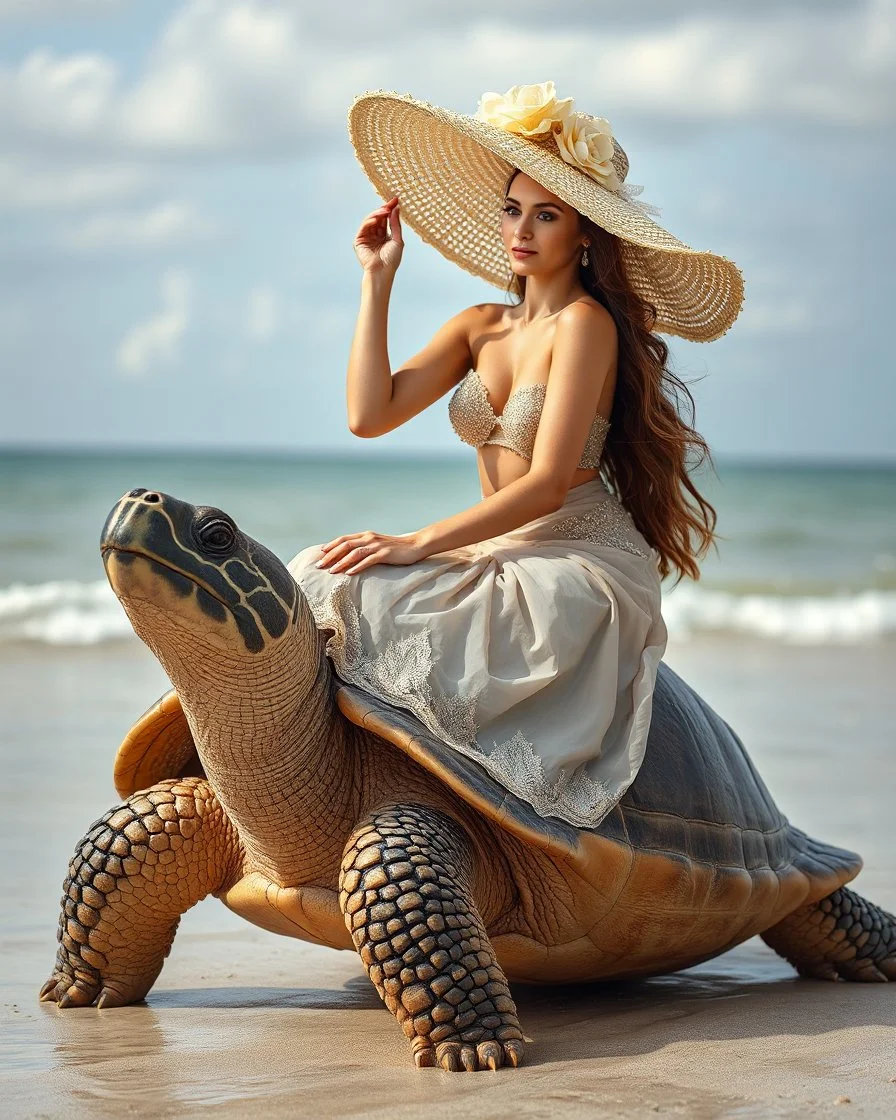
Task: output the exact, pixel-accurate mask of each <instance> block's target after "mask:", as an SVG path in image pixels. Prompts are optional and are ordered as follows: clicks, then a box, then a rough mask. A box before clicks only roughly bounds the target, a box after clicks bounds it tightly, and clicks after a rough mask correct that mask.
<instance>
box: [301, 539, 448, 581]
mask: <svg viewBox="0 0 896 1120" xmlns="http://www.w3.org/2000/svg"><path fill="white" fill-rule="evenodd" d="M320 553H321V556H320V559H319V560H318V562H317V567H318V568H328V569H329V570H330V571H331V572H345V573H346V574H347V575H350V576H351V575H354V574H355V573H356V572H360V571H363V570H364V568H371V567H373V565H374V564H416V563H417V561H418V560H422V559H423V558H424V557H425V556H426V555H427V554H426V552H425V551H424V549H423V546H422V545H421V544H420V543H419V542H418V541H417V539H416V534H415V533H405V534H404V535H403V536H398V537H390V536H389V535H388V534H387V533H373V532H371V531H370V530H369V529H368V530H365V532H363V533H347V534H345V535H344V536H341V537H336V538H335V539H334V540H332V541H328V542H327V543H326V544H323V545H321V547H320Z"/></svg>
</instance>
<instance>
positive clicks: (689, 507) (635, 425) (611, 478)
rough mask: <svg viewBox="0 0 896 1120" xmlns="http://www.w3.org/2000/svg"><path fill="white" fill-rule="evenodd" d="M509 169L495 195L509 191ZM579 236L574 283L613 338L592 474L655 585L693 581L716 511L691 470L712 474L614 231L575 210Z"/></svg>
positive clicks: (653, 314)
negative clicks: (596, 472)
mask: <svg viewBox="0 0 896 1120" xmlns="http://www.w3.org/2000/svg"><path fill="white" fill-rule="evenodd" d="M517 174H518V172H517V171H514V172H513V174H512V175H511V176H510V178H509V179H508V180H507V184H506V186H505V188H504V194H505V195H506V194H507V192H508V191H509V190H510V185H511V183H512V182H513V180H514V178H515V176H516V175H517ZM579 220H580V222H581V228H582V233H587V234H588V240H589V245H588V264H587V265H585V266H583V265H581V264H580V265H579V279H580V281H581V283H582V286H583V287H584V288H585V290H586V291H587V292H588V294H589V295H590V296H592V297H593V298H594V299H596V300H597V301H598V303H600V304H602V305H603V306H604V307H605V308H606V309H607V311H609V312H610V314H611V315H612V316H613V321H614V322H615V323H616V329H617V332H618V336H619V364H618V371H617V376H616V390H615V394H614V397H613V410H612V413H611V415H610V424H611V427H610V431H609V433H608V435H607V442H606V444H605V447H604V452H603V456H602V458H601V477H602V478H603V480H604V482H605V483H606V485H607V487H608V489H609V490H610V491H611V492H612V493H613V494H615V496H616V497H617V498H618V499H619V500H620V501H621V502H622V504H623V505H624V506H625V507H626V509H627V510H628V511H629V513H630V514H631V515H632V518H633V520H634V522H635V525H636V526H637V527H638V530H639V531H640V532H641V533H642V534H643V536H644V537H645V539H646V540H647V541H648V542H649V543H650V544H651V545H652V546H653V547H654V548H655V549H656V550H657V552H658V553H659V556H660V560H659V572H660V575H661V576H662V577H663V578H665V577H666V576H667V575H669V573H670V572H672V571H676V572H677V573H678V577H677V579H676V581H675V582H676V583H678V582H679V581H680V580H681V579H682V577H683V576H690V577H691V579H694V580H697V579H699V578H700V569H699V567H698V566H697V560H699V559H701V558H702V557H703V556H705V555H706V553H707V552H708V550H709V548H710V546H711V545H714V542H715V537H716V535H717V534H716V533H715V532H714V529H715V524H716V511H715V509H714V508H713V507H712V506H711V505H710V504H709V502H708V501H707V500H706V499H705V498H704V497H703V496H702V495H701V494H700V492H699V491H698V490H697V487H696V486H695V485H694V483H693V481H692V479H691V478H690V477H689V474H690V472H691V471H693V470H696V469H697V467H699V466H701V465H702V464H703V463H704V462H706V461H708V463H709V465H710V466H711V467H712V468H713V471H715V464H714V463H713V459H712V454H711V452H710V450H709V446H708V445H707V443H706V441H705V440H704V439H703V437H702V436H701V435H700V434H699V433H698V432H696V431H695V430H694V428H692V427H691V426H690V424H688V423H686V422H685V421H684V420H683V419H682V417H681V412H682V411H685V410H686V414H687V416H688V419H689V421H690V422H691V423H692V422H693V419H694V398H693V397H692V396H691V393H690V390H689V389H688V387H687V385H686V384H685V383H684V382H683V381H682V380H681V379H680V378H679V377H678V376H677V375H676V374H674V373H673V372H672V371H671V370H669V369H667V368H666V363H667V362H668V359H669V347H668V346H667V345H666V343H665V342H664V341H663V340H662V339H661V338H660V337H659V336H658V335H656V334H654V333H653V329H652V328H653V326H654V324H655V322H656V318H657V309H656V307H655V306H654V305H653V304H652V303H650V302H649V301H647V300H644V299H642V298H641V296H639V295H638V293H637V292H636V291H635V290H634V288H632V286H631V284H630V283H629V280H628V276H627V274H626V270H625V261H624V258H623V256H622V246H621V243H620V241H619V238H617V237H616V236H615V235H614V234H612V233H609V232H608V231H607V230H605V229H602V228H601V227H600V226H598V225H595V223H594V222H592V221H591V220H590V219H589V218H587V217H585V215H584V214H581V213H579ZM507 293H508V295H511V296H516V297H519V299H520V302H522V300H523V298H524V297H525V294H526V278H525V276H517V275H515V274H514V276H513V277H512V279H511V281H510V283H509V285H508V287H507Z"/></svg>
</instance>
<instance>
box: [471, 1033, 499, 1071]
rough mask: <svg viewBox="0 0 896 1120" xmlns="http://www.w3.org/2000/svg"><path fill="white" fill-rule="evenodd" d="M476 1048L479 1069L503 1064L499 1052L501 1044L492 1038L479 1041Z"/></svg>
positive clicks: (494, 1067)
mask: <svg viewBox="0 0 896 1120" xmlns="http://www.w3.org/2000/svg"><path fill="white" fill-rule="evenodd" d="M476 1050H477V1052H478V1054H479V1068H480V1069H497V1068H498V1067H499V1066H501V1065H503V1058H504V1055H503V1053H502V1052H501V1044H500V1043H499V1042H495V1040H494V1039H489V1041H488V1042H480V1043H479V1045H478V1046H477V1047H476Z"/></svg>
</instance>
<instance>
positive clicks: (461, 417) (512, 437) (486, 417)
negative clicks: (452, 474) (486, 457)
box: [448, 369, 610, 470]
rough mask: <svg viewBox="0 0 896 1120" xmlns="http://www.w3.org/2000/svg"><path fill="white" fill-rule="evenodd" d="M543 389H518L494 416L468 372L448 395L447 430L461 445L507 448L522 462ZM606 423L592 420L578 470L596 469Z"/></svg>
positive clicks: (537, 417) (607, 427) (598, 418)
mask: <svg viewBox="0 0 896 1120" xmlns="http://www.w3.org/2000/svg"><path fill="white" fill-rule="evenodd" d="M546 390H547V385H544V384H542V383H541V382H536V383H535V384H532V385H520V386H519V387H518V388H517V389H514V391H513V392H512V393H511V394H510V396H509V397H508V398H507V404H505V405H504V411H503V412H502V413H501V415H500V416H497V415H495V412H494V409H493V408H492V406H491V405H490V404H489V399H488V393H487V392H486V389H485V386H484V385H483V384H482V380H481V379H480V377H479V374H478V373H477V372H476V370H475V369H471V370H470V371H469V373H467V375H466V376H465V377H464V379H463V380H462V381H461V383H460V384H459V385H458V386H457V388H456V389H455V390H454V392H453V393H452V394H451V399H450V400H449V401H448V416H449V419H450V420H451V426H452V427H453V428H454V430H455V432H457V434H458V436H460V438H461V439H462V440H463V442H464V443H469V444H471V445H472V446H473V447H482V446H483V444H486V443H494V444H498V445H499V446H500V447H509V448H510V450H511V451H515V452H516V453H517V454H518V455H522V457H523V458H524V459H529V460H530V461H531V459H532V448H533V447H534V446H535V433H536V432H537V431H538V422H539V420H540V419H541V410H542V407H543V406H544V395H545V392H546ZM609 430H610V424H609V421H607V420H605V419H604V418H603V416H595V417H594V419H593V420H592V422H591V429H590V431H589V432H588V438H587V440H586V441H585V448H584V450H583V451H582V457H581V459H580V460H579V469H580V470H590V469H593V468H595V467H597V466H599V465H600V457H601V452H602V451H603V449H604V442H605V440H606V438H607V432H609Z"/></svg>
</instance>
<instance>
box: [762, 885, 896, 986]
mask: <svg viewBox="0 0 896 1120" xmlns="http://www.w3.org/2000/svg"><path fill="white" fill-rule="evenodd" d="M762 939H763V941H765V942H766V944H767V945H770V946H771V948H772V949H774V950H775V952H776V953H779V954H780V955H781V956H782V957H784V959H785V960H788V961H790V963H791V964H792V965H793V967H794V968H795V969H796V970H797V972H798V973H799V974H800V975H801V976H811V977H813V978H815V979H817V980H837V979H841V978H842V979H843V980H859V981H872V982H873V981H887V980H896V918H894V917H893V915H892V914H888V913H887V911H886V910H881V909H880V907H879V906H875V905H874V903H873V902H868V901H867V899H864V898H862V897H861V895H857V894H856V893H855V892H854V891H851V890H849V889H848V888H846V887H841V888H840V890H838V891H834V893H833V894H831V895H828V897H827V898H823V899H822V900H821V902H816V903H814V904H813V905H812V906H803V907H801V908H800V909H799V910H795V911H794V912H793V913H792V914H790V915H788V917H786V918H785V919H784V921H783V922H779V923H778V925H776V926H773V927H772V928H771V929H769V930H766V932H765V933H763V934H762Z"/></svg>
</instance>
